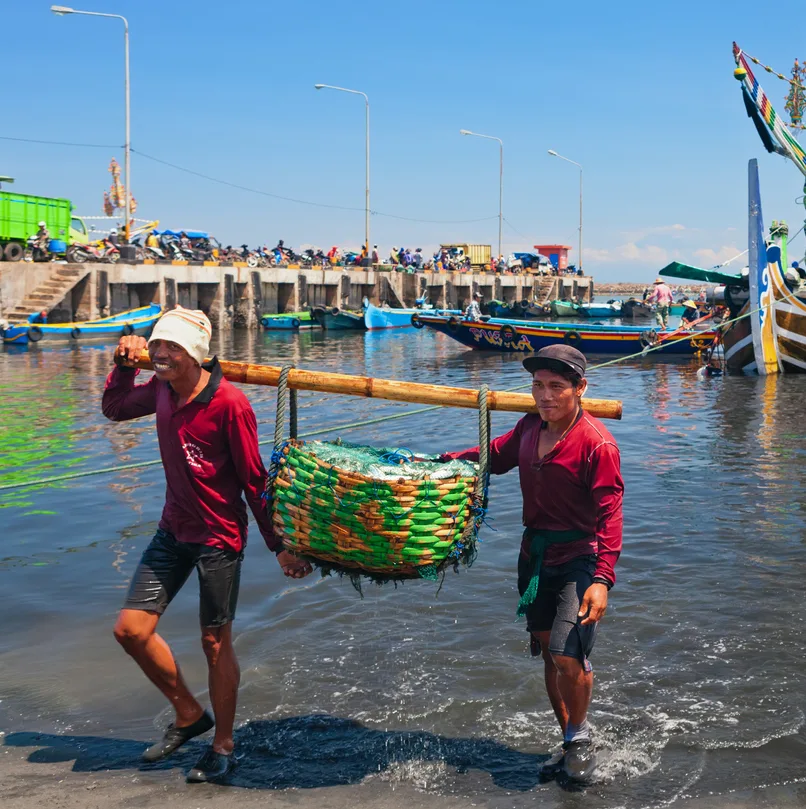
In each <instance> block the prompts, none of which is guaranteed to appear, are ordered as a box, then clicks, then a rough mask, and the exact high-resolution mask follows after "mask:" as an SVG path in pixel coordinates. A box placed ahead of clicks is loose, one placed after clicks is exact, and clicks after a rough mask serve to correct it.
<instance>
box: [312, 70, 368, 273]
mask: <svg viewBox="0 0 806 809" xmlns="http://www.w3.org/2000/svg"><path fill="white" fill-rule="evenodd" d="M314 87H315V88H316V89H317V90H338V91H339V92H341V93H352V94H353V95H357V96H364V103H365V104H366V110H367V142H366V154H367V173H366V188H365V189H364V190H365V201H364V216H365V222H364V238H365V239H366V245H367V256H368V257H369V259H370V264H371V263H372V246H371V245H370V243H369V98H368V97H367V94H366V93H362V92H361V91H360V90H348V89H347V88H346V87H334V86H333V85H332V84H314Z"/></svg>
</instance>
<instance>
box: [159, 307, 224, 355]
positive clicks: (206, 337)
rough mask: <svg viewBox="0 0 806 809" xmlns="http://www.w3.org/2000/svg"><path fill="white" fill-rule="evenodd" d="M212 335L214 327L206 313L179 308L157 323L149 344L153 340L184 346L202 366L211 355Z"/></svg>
mask: <svg viewBox="0 0 806 809" xmlns="http://www.w3.org/2000/svg"><path fill="white" fill-rule="evenodd" d="M211 333H212V327H211V326H210V321H209V319H208V318H207V315H205V314H204V312H202V311H201V310H200V309H185V308H184V307H182V306H177V307H176V309H171V310H170V311H169V312H166V313H165V314H164V315H163V316H162V317H161V318H160V319H159V320H158V321H157V324H156V325H155V326H154V330H153V331H152V332H151V337H149V338H148V344H149V345H151V342H152V341H153V340H169V341H170V342H172V343H176V344H177V345H178V346H182V348H184V349H185V351H187V353H188V354H190V356H191V357H193V359H194V360H196V362H198V363H199V365H201V364H202V362H203V361H204V358H205V357H206V356H207V355H208V354H209V353H210V335H211Z"/></svg>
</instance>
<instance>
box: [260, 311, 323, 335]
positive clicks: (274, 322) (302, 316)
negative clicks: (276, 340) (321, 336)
mask: <svg viewBox="0 0 806 809" xmlns="http://www.w3.org/2000/svg"><path fill="white" fill-rule="evenodd" d="M260 325H261V326H262V327H263V328H264V329H265V330H266V331H309V330H310V329H318V328H320V326H319V324H318V323H317V322H315V321H314V320H311V314H310V312H292V313H291V314H287V315H263V317H261V318H260Z"/></svg>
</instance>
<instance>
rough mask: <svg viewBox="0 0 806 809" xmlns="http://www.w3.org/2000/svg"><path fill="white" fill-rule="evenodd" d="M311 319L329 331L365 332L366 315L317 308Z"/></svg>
mask: <svg viewBox="0 0 806 809" xmlns="http://www.w3.org/2000/svg"><path fill="white" fill-rule="evenodd" d="M311 317H312V318H313V319H314V320H315V321H316V322H317V323H318V324H319V325H320V326H321V327H322V328H323V329H327V330H328V331H346V330H358V331H364V330H365V329H366V326H365V325H364V315H363V313H362V314H360V315H359V314H356V313H355V312H346V311H344V310H342V309H339V308H338V307H336V306H334V307H333V308H329V309H326V308H324V307H321V306H320V307H317V308H316V309H313V310H312V311H311Z"/></svg>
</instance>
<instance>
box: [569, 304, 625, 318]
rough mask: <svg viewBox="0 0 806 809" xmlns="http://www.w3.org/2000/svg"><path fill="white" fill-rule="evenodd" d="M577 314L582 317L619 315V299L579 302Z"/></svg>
mask: <svg viewBox="0 0 806 809" xmlns="http://www.w3.org/2000/svg"><path fill="white" fill-rule="evenodd" d="M579 314H580V315H582V316H583V317H593V318H598V317H621V301H613V302H612V303H581V304H580V305H579Z"/></svg>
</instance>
